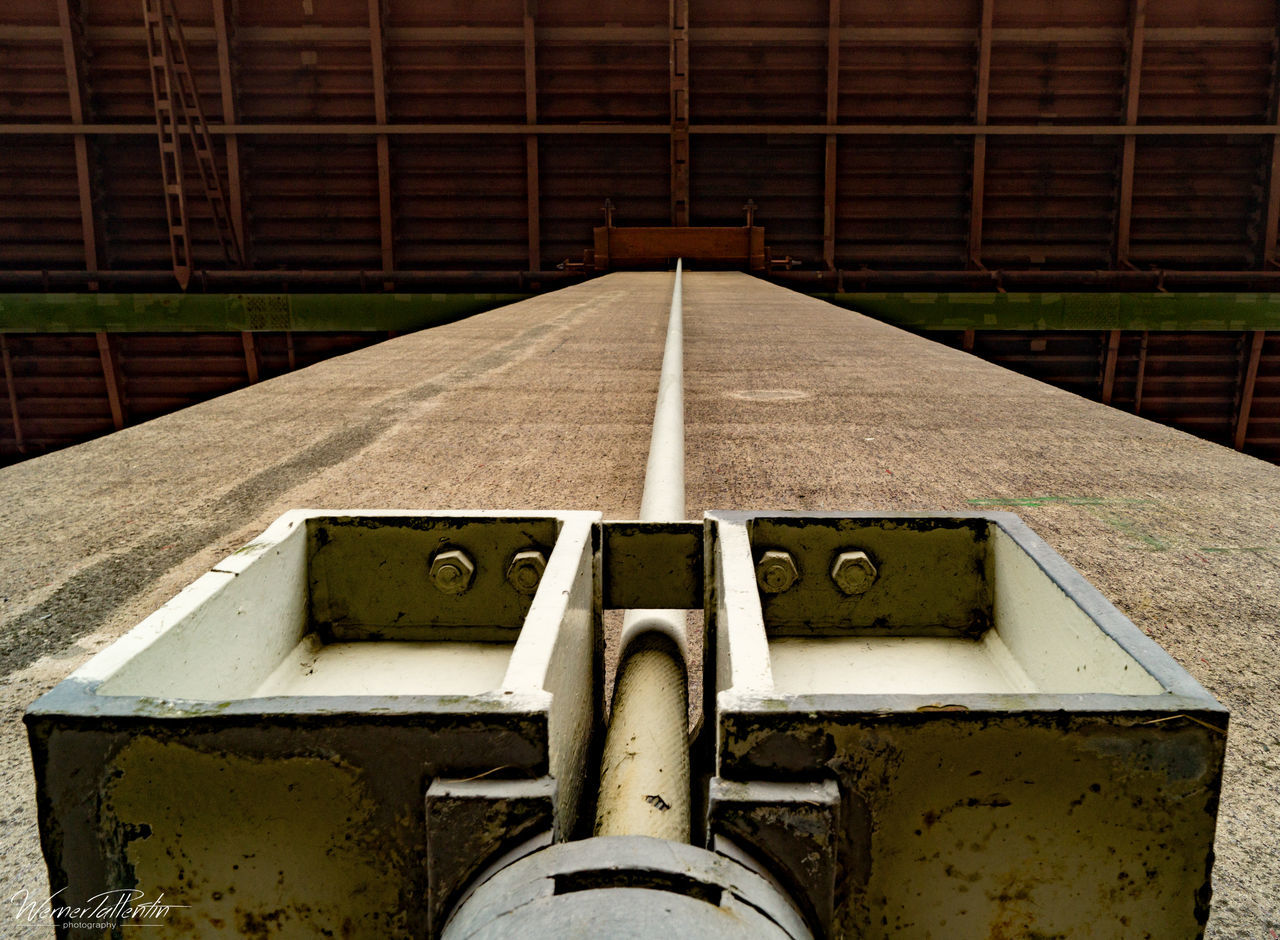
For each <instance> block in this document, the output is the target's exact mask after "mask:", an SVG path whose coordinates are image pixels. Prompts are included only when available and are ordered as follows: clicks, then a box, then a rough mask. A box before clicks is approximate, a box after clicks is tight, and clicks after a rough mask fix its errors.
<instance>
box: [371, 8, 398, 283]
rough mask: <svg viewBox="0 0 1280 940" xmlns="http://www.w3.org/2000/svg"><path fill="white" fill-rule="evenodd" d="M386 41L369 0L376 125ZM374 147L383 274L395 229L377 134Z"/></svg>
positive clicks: (382, 114)
mask: <svg viewBox="0 0 1280 940" xmlns="http://www.w3.org/2000/svg"><path fill="white" fill-rule="evenodd" d="M385 48H386V44H385V43H384V41H383V37H382V0H369V53H370V56H371V60H372V68H373V113H374V119H375V120H376V121H377V123H378V124H380V125H385V124H386V123H387V70H386V65H385V62H384V53H385ZM377 146H378V222H379V232H380V239H381V243H382V270H383V272H384V273H386V274H387V275H390V273H391V272H392V271H393V270H395V266H396V259H395V231H394V228H395V227H394V224H393V221H392V215H391V212H392V209H391V143H390V139H389V138H388V137H387V135H386V134H379V135H378V138H377Z"/></svg>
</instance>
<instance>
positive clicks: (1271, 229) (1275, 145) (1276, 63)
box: [1262, 24, 1280, 268]
mask: <svg viewBox="0 0 1280 940" xmlns="http://www.w3.org/2000/svg"><path fill="white" fill-rule="evenodd" d="M1268 116H1269V117H1270V118H1271V122H1272V123H1273V124H1274V125H1275V128H1276V133H1275V134H1273V135H1272V137H1271V163H1270V166H1269V167H1268V172H1267V205H1266V218H1265V220H1264V222H1263V226H1262V266H1263V267H1264V268H1270V267H1274V266H1277V265H1278V264H1280V262H1277V260H1276V256H1277V252H1276V231H1277V229H1278V228H1280V24H1278V25H1277V26H1276V29H1275V32H1274V34H1273V35H1272V37H1271V101H1270V113H1269V115H1268Z"/></svg>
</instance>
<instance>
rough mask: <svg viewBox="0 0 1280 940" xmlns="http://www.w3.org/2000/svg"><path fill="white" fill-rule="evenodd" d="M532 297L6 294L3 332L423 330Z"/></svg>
mask: <svg viewBox="0 0 1280 940" xmlns="http://www.w3.org/2000/svg"><path fill="white" fill-rule="evenodd" d="M527 296H529V295H527V294H0V332H4V333H91V332H96V331H98V330H105V331H107V332H111V333H197V332H198V333H220V332H227V331H232V332H236V331H241V330H250V331H283V330H295V331H298V332H311V331H319V330H336V331H344V332H345V331H353V332H362V331H384V330H397V331H407V330H418V329H422V328H423V327H428V326H436V325H438V324H441V323H448V322H451V321H453V320H460V319H462V318H463V317H469V316H471V315H472V314H475V313H481V312H483V311H485V310H492V309H493V308H495V307H501V306H504V305H505V304H509V303H514V302H515V301H517V300H524V299H525V298H526V297H527Z"/></svg>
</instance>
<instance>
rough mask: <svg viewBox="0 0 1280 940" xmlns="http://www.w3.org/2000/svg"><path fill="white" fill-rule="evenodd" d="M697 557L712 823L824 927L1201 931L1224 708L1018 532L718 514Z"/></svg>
mask: <svg viewBox="0 0 1280 940" xmlns="http://www.w3.org/2000/svg"><path fill="white" fill-rule="evenodd" d="M707 539H708V547H707V551H706V555H707V558H708V562H709V565H710V568H711V571H710V573H709V575H708V577H707V585H706V587H707V620H708V642H709V644H710V645H709V648H708V650H707V652H706V654H705V655H706V657H707V662H708V663H714V668H715V682H714V683H708V685H713V686H714V688H713V690H712V691H710V692H709V695H710V701H709V707H712V708H714V714H715V731H716V745H715V756H714V764H715V771H716V773H717V774H718V778H719V779H717V780H715V781H713V783H712V787H711V800H710V807H709V819H708V828H709V831H710V832H711V833H712V834H713V835H714V834H716V833H724V834H726V835H728V836H731V837H732V838H733V840H734V841H735V842H737V843H739V844H741V845H743V846H744V847H745V848H746V850H747V851H749V852H752V853H754V854H755V855H756V857H757V858H760V859H762V860H763V861H764V862H765V863H766V864H767V865H769V866H770V867H771V868H772V869H773V870H774V872H775V874H777V875H778V876H779V878H780V879H781V880H783V881H784V883H786V884H787V885H788V887H790V888H791V889H792V890H793V891H795V892H798V893H799V894H800V896H801V897H802V898H805V899H806V900H807V907H808V910H809V911H810V912H811V915H812V916H814V917H815V918H816V919H817V921H818V926H819V927H820V929H822V930H823V931H825V932H826V933H827V934H828V935H829V936H833V937H855V936H856V937H890V936H903V935H913V934H920V935H923V934H925V933H927V932H929V931H941V932H945V933H946V934H947V935H948V936H956V937H986V936H994V935H1001V936H1005V935H1008V936H1015V935H1016V936H1027V935H1031V934H1033V933H1034V934H1035V935H1037V936H1081V935H1090V936H1092V935H1106V936H1124V935H1128V934H1129V933H1131V932H1134V931H1145V932H1147V933H1149V934H1150V935H1152V936H1162V937H1175V936H1178V937H1193V936H1197V935H1199V934H1201V933H1202V932H1203V929H1204V924H1205V921H1206V919H1207V916H1208V900H1209V890H1210V889H1209V875H1210V868H1211V865H1212V858H1213V851H1212V849H1213V836H1214V822H1215V814H1216V811H1217V804H1218V796H1219V792H1220V787H1221V776H1222V762H1223V753H1224V747H1225V735H1226V723H1227V714H1226V711H1225V709H1223V708H1222V706H1221V705H1219V704H1218V703H1217V702H1216V701H1214V699H1213V698H1212V697H1211V696H1210V695H1209V694H1208V693H1207V692H1206V691H1205V690H1204V689H1203V688H1201V687H1200V686H1199V685H1198V684H1197V683H1196V682H1195V680H1194V679H1192V678H1191V676H1189V675H1188V674H1187V673H1186V672H1185V671H1184V670H1183V669H1182V668H1181V667H1180V666H1178V665H1177V664H1176V663H1175V662H1174V661H1173V660H1172V659H1171V658H1170V657H1169V656H1168V655H1167V654H1166V653H1165V652H1164V651H1163V650H1162V649H1160V647H1159V646H1157V645H1156V644H1155V643H1154V642H1152V641H1151V640H1150V639H1148V638H1147V637H1146V636H1145V635H1144V634H1143V633H1142V632H1141V631H1139V630H1138V629H1137V628H1136V627H1135V626H1134V625H1133V624H1132V623H1130V622H1129V621H1128V620H1127V619H1126V618H1125V617H1124V616H1123V615H1122V614H1121V613H1120V612H1119V611H1118V610H1116V609H1115V608H1114V607H1113V606H1112V605H1111V604H1109V603H1108V602H1107V601H1106V600H1105V599H1104V598H1103V597H1102V596H1101V595H1100V594H1099V593H1098V592H1097V591H1096V590H1094V589H1093V588H1092V587H1091V586H1090V585H1089V584H1088V583H1087V582H1086V581H1085V580H1084V579H1083V578H1082V577H1081V576H1080V575H1079V573H1078V572H1076V571H1075V570H1074V569H1072V568H1071V567H1070V566H1069V565H1068V564H1067V563H1066V562H1065V561H1064V560H1063V559H1062V558H1061V557H1059V556H1058V555H1057V554H1056V553H1055V552H1053V550H1052V549H1050V548H1049V547H1048V546H1047V545H1046V544H1045V543H1044V542H1043V541H1042V540H1041V539H1039V538H1038V537H1037V536H1035V535H1034V533H1032V532H1031V531H1030V530H1029V529H1028V528H1027V527H1026V526H1025V525H1023V524H1022V522H1021V521H1020V520H1019V519H1018V518H1017V517H1016V516H1013V515H1011V514H1007V513H983V514H975V515H965V516H957V515H950V514H945V513H911V514H904V513H848V514H826V515H801V514H792V513H732V512H716V513H710V514H708V516H707ZM766 553H781V554H785V555H786V556H787V557H788V558H789V559H790V560H791V562H792V564H793V565H794V568H795V575H796V576H795V579H794V581H793V583H792V584H790V585H789V586H787V587H786V588H784V589H782V590H778V591H774V590H772V588H776V587H777V585H778V584H781V583H783V582H784V581H786V578H775V579H774V580H773V581H772V582H769V581H768V577H767V576H768V572H767V571H766V570H765V568H766V562H767V559H766V557H765V556H766ZM852 555H865V556H866V558H867V560H868V561H869V562H870V563H871V564H870V566H869V567H870V569H873V570H874V572H875V575H874V577H873V578H871V579H870V583H866V579H860V580H858V581H857V582H856V583H846V584H845V585H844V586H842V585H841V583H840V578H839V577H838V575H839V573H840V566H841V564H842V559H844V560H845V561H847V560H848V558H849V557H850V556H852ZM771 557H773V558H776V557H777V556H776V555H772V556H771ZM766 584H771V587H770V589H765V588H764V587H762V585H766ZM850 587H852V588H853V592H852V593H851V592H850V590H849V588H850ZM730 781H737V782H735V783H731V782H730ZM787 786H791V787H794V788H795V789H794V792H793V793H791V794H788V793H787V792H786V789H785V788H786V787H787ZM813 787H818V788H821V792H822V793H823V794H824V795H823V796H819V797H815V796H814V795H813V794H810V793H809V792H808V789H807V788H813ZM833 788H834V789H836V790H838V793H839V800H838V805H837V803H836V801H835V800H834V799H833V798H832V789H833ZM836 818H838V820H839V821H838V823H837V824H835V826H836V831H837V833H838V834H837V837H836V838H835V839H834V840H832V839H831V838H830V835H831V827H832V825H833V820H835V819H836ZM805 840H809V841H811V842H812V849H811V851H810V852H807V853H806V852H805V851H804V843H805ZM833 849H834V851H835V854H836V858H835V860H834V866H832V862H831V855H830V853H831V852H832V850H833ZM832 870H834V878H833V877H832V875H831V872H832ZM832 886H834V890H832ZM829 891H830V892H831V893H828V892H829Z"/></svg>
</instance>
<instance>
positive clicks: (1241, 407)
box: [1234, 330, 1267, 450]
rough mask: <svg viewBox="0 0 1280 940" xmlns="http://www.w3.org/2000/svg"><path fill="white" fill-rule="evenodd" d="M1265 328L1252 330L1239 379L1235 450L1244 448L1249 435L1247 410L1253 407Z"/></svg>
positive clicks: (1265, 337) (1265, 334)
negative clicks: (1244, 363) (1246, 360)
mask: <svg viewBox="0 0 1280 940" xmlns="http://www.w3.org/2000/svg"><path fill="white" fill-rule="evenodd" d="M1266 339H1267V332H1266V330H1254V331H1253V333H1252V335H1251V338H1250V343H1249V360H1248V364H1247V365H1246V366H1245V369H1244V375H1243V376H1242V377H1241V381H1240V396H1239V404H1238V405H1237V406H1236V420H1235V438H1234V444H1235V448H1236V450H1244V442H1245V439H1246V438H1247V437H1248V435H1249V411H1250V410H1251V409H1252V408H1253V390H1254V386H1255V385H1256V384H1257V381H1258V362H1259V361H1260V360H1261V359H1262V344H1263V343H1265V342H1266Z"/></svg>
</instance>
